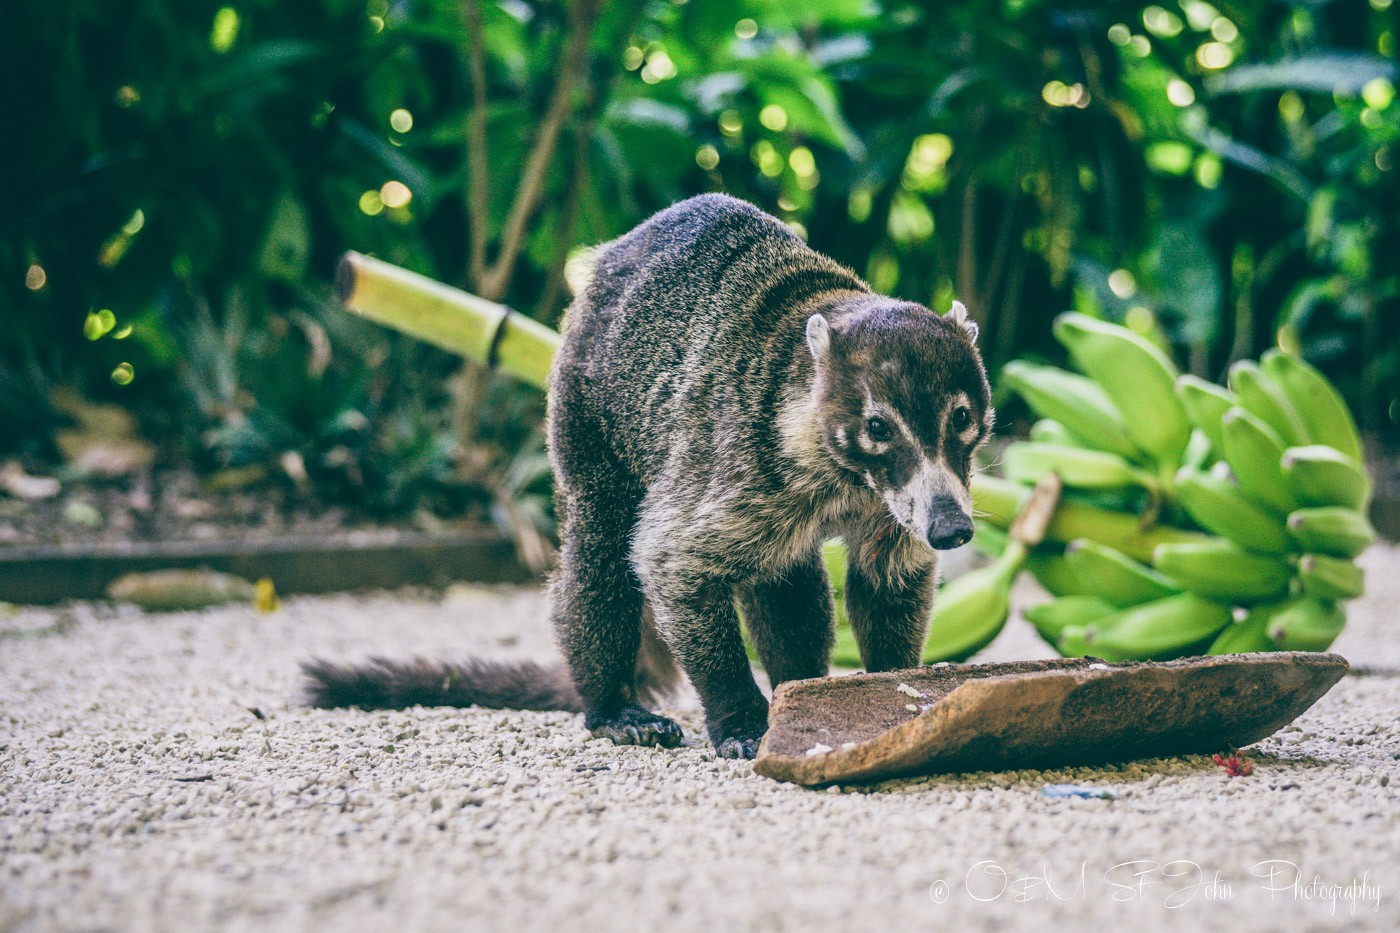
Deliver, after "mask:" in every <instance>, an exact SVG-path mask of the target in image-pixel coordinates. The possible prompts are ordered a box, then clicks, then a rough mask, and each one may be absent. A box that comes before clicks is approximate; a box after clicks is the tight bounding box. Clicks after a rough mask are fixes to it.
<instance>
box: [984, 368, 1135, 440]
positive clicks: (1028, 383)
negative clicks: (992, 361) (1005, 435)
mask: <svg viewBox="0 0 1400 933" xmlns="http://www.w3.org/2000/svg"><path fill="white" fill-rule="evenodd" d="M1001 372H1002V379H1003V380H1004V381H1005V383H1006V384H1007V385H1008V386H1010V387H1011V389H1012V390H1013V391H1015V392H1016V393H1017V394H1018V395H1020V396H1021V398H1023V399H1025V401H1026V404H1027V405H1029V406H1030V407H1031V410H1032V411H1034V412H1035V413H1036V415H1037V417H1040V418H1051V419H1053V420H1055V421H1058V422H1059V423H1060V424H1062V425H1064V427H1065V429H1066V430H1067V431H1069V432H1070V433H1071V434H1073V435H1074V436H1076V437H1079V438H1082V439H1083V440H1084V442H1085V443H1087V444H1090V445H1092V446H1093V448H1094V449H1095V450H1102V451H1107V452H1108V453H1113V454H1117V455H1118V456H1120V457H1122V458H1124V459H1125V460H1134V461H1136V460H1141V459H1143V453H1142V451H1141V450H1140V449H1139V448H1138V446H1137V445H1136V444H1134V443H1133V441H1132V439H1131V438H1130V437H1129V436H1128V428H1127V425H1125V424H1124V423H1123V416H1122V415H1120V414H1119V413H1118V409H1117V408H1115V407H1114V405H1113V402H1112V401H1111V400H1110V399H1109V397H1108V395H1107V393H1105V392H1104V390H1103V389H1102V388H1100V386H1099V385H1098V383H1096V382H1094V381H1093V380H1091V379H1086V378H1085V377H1083V376H1079V375H1076V374H1074V373H1070V372H1065V371H1064V370H1063V369H1056V368H1055V367H1053V366H1038V365H1036V364H1034V363H1027V362H1025V361H1023V360H1013V361H1012V362H1010V363H1007V364H1006V366H1005V367H1003V369H1002V371H1001Z"/></svg>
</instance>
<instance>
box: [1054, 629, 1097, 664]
mask: <svg viewBox="0 0 1400 933" xmlns="http://www.w3.org/2000/svg"><path fill="white" fill-rule="evenodd" d="M1087 631H1088V626H1087V625H1067V626H1065V627H1064V628H1063V629H1061V630H1060V637H1059V638H1057V639H1055V650H1056V651H1058V652H1059V653H1060V655H1061V656H1062V657H1066V658H1087V657H1090V656H1091V655H1092V654H1093V649H1092V648H1090V647H1089V641H1088V638H1087V637H1086V635H1085V633H1086V632H1087Z"/></svg>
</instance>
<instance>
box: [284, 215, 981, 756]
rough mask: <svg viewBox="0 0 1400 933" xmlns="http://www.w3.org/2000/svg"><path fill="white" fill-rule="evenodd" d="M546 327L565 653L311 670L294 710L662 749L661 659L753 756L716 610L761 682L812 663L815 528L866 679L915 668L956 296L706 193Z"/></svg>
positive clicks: (609, 267) (962, 354)
mask: <svg viewBox="0 0 1400 933" xmlns="http://www.w3.org/2000/svg"><path fill="white" fill-rule="evenodd" d="M563 335H564V336H563V346H562V348H561V350H560V352H559V355H558V357H557V359H556V361H555V365H554V370H553V373H552V376H551V380H550V386H549V401H548V430H549V448H550V457H551V461H552V463H553V466H554V471H555V475H556V479H557V485H556V496H557V500H556V501H557V508H558V512H559V516H560V518H561V539H562V549H561V554H560V562H559V567H558V570H557V571H556V572H555V574H554V576H553V578H552V581H551V584H550V589H551V595H552V610H551V612H552V622H553V624H554V627H555V630H556V634H557V637H558V641H559V644H560V646H561V648H562V649H563V653H564V657H565V659H566V662H567V666H566V667H557V668H547V667H542V666H539V665H534V664H510V663H498V662H484V661H473V662H468V663H466V664H441V663H436V662H427V661H411V662H391V661H384V660H378V659H377V660H374V661H372V662H371V663H369V664H367V665H364V666H360V667H342V666H338V665H333V664H327V663H324V662H319V661H318V662H312V663H310V664H308V665H306V666H305V668H306V672H307V674H308V675H309V677H310V699H311V701H312V702H313V703H314V704H316V705H322V706H361V707H366V708H397V707H404V706H410V705H415V704H423V705H473V704H475V705H481V706H490V707H508V708H518V709H565V710H576V711H582V712H583V714H584V724H585V725H586V727H587V728H588V729H590V730H591V731H592V732H593V734H595V735H598V736H606V737H607V738H609V739H611V740H612V741H613V742H616V743H618V744H639V745H659V746H665V747H672V746H675V745H677V744H678V743H679V742H680V741H681V740H682V738H683V736H682V732H681V729H680V727H679V726H678V725H677V724H676V723H675V722H673V721H672V720H670V719H668V718H666V717H664V716H660V715H658V714H656V713H654V712H652V711H651V710H650V709H649V708H648V704H649V703H651V702H653V701H654V700H656V699H657V698H658V697H660V696H662V695H664V694H665V693H666V691H667V690H669V689H670V688H671V687H673V686H674V685H675V683H676V681H677V669H676V662H677V661H679V665H680V668H681V669H682V670H683V671H684V673H685V674H686V675H688V676H689V678H690V680H691V681H692V682H693V684H694V685H695V687H696V690H697V692H698V693H699V695H700V699H701V701H702V702H703V704H704V709H705V718H706V724H707V728H708V731H709V734H710V738H711V740H712V741H713V743H714V746H715V749H716V750H717V752H718V753H719V755H721V756H724V757H733V758H751V757H753V755H754V754H755V752H756V750H757V747H758V743H759V740H760V739H761V738H762V736H763V733H764V731H765V729H766V727H767V711H768V704H767V701H766V700H765V699H764V696H763V694H762V693H761V692H760V691H759V688H758V686H757V684H756V683H755V682H754V677H753V673H752V670H751V668H750V666H749V660H748V658H747V657H746V655H745V651H744V643H743V640H742V638H741V634H740V616H739V611H738V609H740V608H741V609H742V613H743V618H744V620H745V622H746V623H747V625H748V627H749V631H750V633H751V635H752V638H753V642H754V644H755V646H756V647H757V650H758V654H759V657H760V659H761V660H762V662H763V666H764V667H765V669H766V670H767V672H768V675H769V677H770V679H771V681H772V683H773V685H774V686H776V685H777V684H779V683H782V682H783V681H786V680H793V679H798V678H808V677H823V676H826V674H827V671H828V661H829V656H830V652H831V647H832V642H833V629H834V621H833V620H834V614H833V606H832V596H831V590H830V587H829V584H828V581H827V577H826V573H825V571H824V569H823V565H822V561H821V554H820V549H821V544H822V542H823V541H824V540H825V539H827V538H829V537H833V536H836V535H840V536H842V537H844V538H845V540H846V542H847V546H848V554H849V561H850V567H849V576H848V580H847V593H846V600H847V609H848V614H849V616H850V620H851V626H852V628H853V630H854V633H855V637H856V640H857V642H858V644H859V646H860V651H861V657H862V659H863V660H864V662H865V666H866V668H867V669H869V670H871V671H884V670H894V669H898V668H905V667H913V666H915V665H917V664H918V663H919V656H920V650H921V647H922V645H923V641H924V637H925V634H926V630H927V625H928V619H929V613H930V608H931V603H932V599H933V588H934V585H935V577H936V573H937V556H936V552H937V551H938V550H941V549H947V548H954V547H957V546H959V545H961V544H963V543H965V542H966V541H967V540H968V539H969V538H971V536H972V518H971V509H972V502H971V496H970V493H969V490H968V480H969V472H970V470H971V468H972V456H973V452H974V451H975V450H976V449H977V447H978V445H979V444H981V443H982V442H983V440H984V439H985V438H986V437H987V435H988V433H989V431H990V429H991V425H992V421H993V417H994V416H993V412H992V409H991V407H990V398H989V391H988V385H987V378H986V374H985V371H984V369H983V366H982V362H981V359H980V356H979V353H978V350H977V346H976V338H977V326H976V324H975V323H974V322H972V321H970V320H968V318H967V315H966V312H965V310H964V309H963V307H962V305H960V304H958V303H956V302H955V303H954V305H953V308H952V310H951V312H950V313H949V314H947V315H938V314H935V313H933V312H931V311H929V310H928V309H927V308H924V307H922V306H920V305H917V304H912V303H910V302H906V301H898V300H896V299H893V298H886V297H883V296H880V295H877V294H874V293H873V292H872V291H871V290H870V288H869V286H867V285H866V284H865V283H864V282H863V281H861V280H860V279H859V278H858V277H856V275H855V274H854V273H852V272H851V271H849V270H847V269H845V268H843V267H842V266H840V265H838V264H837V263H836V262H834V261H832V260H830V259H828V258H826V257H825V256H822V255H821V254H819V253H817V252H815V251H813V250H812V249H810V248H808V246H807V245H806V244H805V243H804V242H803V241H802V240H801V239H799V238H798V237H797V236H795V235H794V234H793V233H792V231H790V230H789V229H788V227H787V226H786V225H784V224H783V223H782V222H780V221H779V220H777V219H776V218H773V217H770V216H768V215H767V214H764V213H763V212H762V211H760V210H758V209H757V208H755V207H753V206H752V205H750V204H747V203H745V202H743V201H739V200H736V199H734V198H731V197H727V196H723V195H713V194H711V195H702V196H700V197H695V198H691V199H690V200H687V201H683V202H681V203H679V204H676V205H674V206H672V207H670V208H668V209H666V210H663V211H661V212H660V213H658V214H656V215H655V216H653V217H652V218H651V219H649V220H647V221H646V222H645V223H643V224H642V225H641V226H639V227H637V228H636V229H634V230H633V231H632V232H630V233H628V234H626V235H624V236H622V237H621V238H619V239H617V240H614V241H612V242H611V243H609V244H607V245H605V246H603V247H601V248H600V249H599V250H598V251H597V253H596V255H595V267H594V271H593V274H592V277H591V280H590V282H589V284H588V285H587V287H586V288H585V289H584V290H583V291H582V292H581V294H580V295H579V296H578V298H577V299H576V300H575V301H574V303H573V305H572V306H571V308H570V309H569V311H568V313H567V317H566V320H565V324H564V328H563ZM736 607H738V608H736Z"/></svg>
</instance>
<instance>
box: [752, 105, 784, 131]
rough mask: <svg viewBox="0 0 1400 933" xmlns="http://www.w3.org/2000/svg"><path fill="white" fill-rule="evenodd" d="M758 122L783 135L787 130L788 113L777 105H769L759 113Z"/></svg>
mask: <svg viewBox="0 0 1400 933" xmlns="http://www.w3.org/2000/svg"><path fill="white" fill-rule="evenodd" d="M758 122H759V123H762V124H763V125H764V126H765V127H767V128H768V129H770V130H772V131H773V132H775V133H781V132H782V131H783V130H785V129H787V125H788V115H787V111H786V110H784V109H783V108H782V107H779V106H778V105H777V104H769V105H768V106H766V107H764V108H763V109H762V110H760V111H759V112H758Z"/></svg>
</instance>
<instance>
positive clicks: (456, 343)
mask: <svg viewBox="0 0 1400 933" xmlns="http://www.w3.org/2000/svg"><path fill="white" fill-rule="evenodd" d="M335 290H336V297H337V298H339V299H340V303H341V304H342V305H343V306H344V307H345V309H346V310H347V311H352V312H354V313H355V314H358V315H360V316H361V317H366V318H369V319H370V320H371V321H374V322H375V323H377V324H383V325H385V326H386V327H392V328H394V329H395V330H400V331H403V332H404V333H406V334H408V335H410V336H413V337H417V338H418V339H419V340H424V341H427V342H428V343H431V344H433V345H434V346H438V347H441V348H442V349H444V350H448V351H450V352H452V353H457V354H459V355H461V356H464V357H466V358H467V359H470V360H475V361H476V362H478V363H490V364H492V365H494V366H496V367H497V368H499V369H500V370H501V371H503V372H505V373H508V374H510V375H511V376H514V377H515V378H517V379H519V380H521V381H522V382H527V383H529V384H530V385H532V386H535V387H536V388H539V389H543V388H545V387H546V386H547V385H548V384H549V368H550V365H551V364H552V363H553V362H554V354H555V353H556V352H557V351H558V349H559V340H560V338H559V333H558V332H557V331H555V330H554V329H552V328H550V327H546V326H545V325H544V324H541V323H540V322H538V321H535V320H532V319H531V318H528V317H525V316H524V315H522V314H519V313H517V312H515V311H512V310H511V309H510V308H507V307H506V306H505V305H501V304H497V303H496V302H494V301H487V300H486V299H485V298H481V297H479V296H477V295H473V294H471V293H469V292H464V291H462V290H461V289H457V288H453V287H451V286H450V285H444V284H442V283H441V282H435V281H433V280H432V279H430V278H428V277H426V276H422V275H419V274H418V273H416V272H409V271H408V270H407V269H402V268H399V267H398V266H395V265H391V264H390V263H387V262H383V261H381V260H378V259H374V258H371V257H369V256H364V255H361V254H360V253H355V252H349V253H346V254H345V255H344V256H342V257H341V260H340V265H339V267H338V268H337V269H336V273H335ZM493 345H494V354H493ZM493 356H494V359H493Z"/></svg>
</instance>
